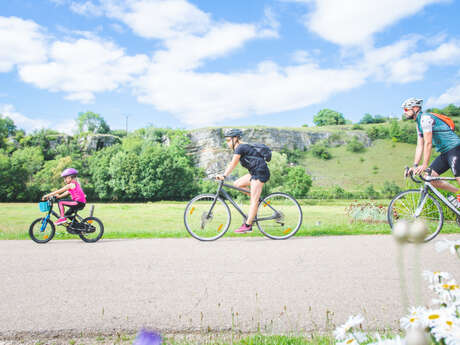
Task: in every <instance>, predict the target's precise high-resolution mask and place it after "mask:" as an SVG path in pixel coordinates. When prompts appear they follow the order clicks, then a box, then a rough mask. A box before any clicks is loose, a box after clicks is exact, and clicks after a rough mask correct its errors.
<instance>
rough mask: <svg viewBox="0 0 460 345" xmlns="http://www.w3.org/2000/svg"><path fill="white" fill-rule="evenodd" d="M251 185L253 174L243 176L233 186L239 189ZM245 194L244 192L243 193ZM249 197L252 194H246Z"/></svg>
mask: <svg viewBox="0 0 460 345" xmlns="http://www.w3.org/2000/svg"><path fill="white" fill-rule="evenodd" d="M250 184H251V174H246V175H244V176H241V177H240V178H239V179H238V180H236V181H235V182H234V183H233V185H234V186H235V187H238V188H247V187H248V186H249V185H250ZM243 193H244V192H243ZM244 194H246V195H247V196H250V193H249V192H248V193H244Z"/></svg>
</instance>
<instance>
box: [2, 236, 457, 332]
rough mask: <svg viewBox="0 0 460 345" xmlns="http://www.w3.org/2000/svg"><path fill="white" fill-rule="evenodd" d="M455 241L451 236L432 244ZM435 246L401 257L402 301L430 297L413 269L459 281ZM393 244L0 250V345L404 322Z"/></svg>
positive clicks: (335, 241)
mask: <svg viewBox="0 0 460 345" xmlns="http://www.w3.org/2000/svg"><path fill="white" fill-rule="evenodd" d="M443 237H444V238H449V239H458V238H459V236H458V235H455V236H454V235H450V236H446V235H445V236H439V239H440V238H443ZM434 242H436V240H434V241H433V242H432V243H428V244H426V245H423V246H422V247H421V248H420V250H419V258H420V265H417V250H416V249H415V247H414V246H408V247H407V248H405V250H404V251H403V256H404V260H403V266H404V277H405V279H407V281H408V288H407V289H406V290H405V291H407V293H408V295H409V299H410V302H411V304H414V303H415V302H416V298H417V291H418V288H417V286H418V287H419V288H420V291H421V292H422V295H423V296H422V299H423V303H425V304H426V303H428V302H429V301H430V298H432V297H433V295H432V294H431V292H430V291H429V290H428V289H427V284H426V283H425V282H424V281H422V280H421V279H420V282H421V284H418V285H417V284H414V282H416V279H417V278H416V277H418V276H419V275H418V273H417V272H418V269H420V270H424V269H426V270H431V271H447V272H450V273H452V274H453V275H454V277H456V278H457V280H460V260H459V259H457V258H456V257H454V256H453V255H451V254H449V253H448V252H443V253H437V252H436V251H435V249H434ZM398 253H399V252H398V248H397V246H396V244H395V243H394V242H393V239H392V237H391V236H341V237H317V238H312V237H310V238H306V237H303V238H301V237H298V238H292V239H289V240H287V241H273V240H268V239H265V238H244V236H242V237H240V238H234V239H225V238H223V239H220V240H218V241H216V242H212V243H203V242H199V241H197V240H195V239H192V238H186V239H145V240H101V241H100V242H98V243H95V244H86V243H84V242H82V241H79V240H74V241H73V240H72V241H51V242H50V243H48V244H44V245H38V244H36V243H34V242H32V241H0V294H1V297H2V298H1V299H0V337H1V336H3V337H10V336H14V335H17V334H32V333H33V334H40V333H41V334H43V333H55V334H60V333H67V334H69V333H76V334H78V333H81V332H93V333H98V332H101V333H106V332H113V331H114V330H130V331H136V330H139V329H140V328H142V327H148V328H153V329H156V330H159V331H161V332H165V333H170V332H196V331H201V332H204V331H208V330H210V331H224V330H227V331H228V330H231V329H233V330H238V331H242V332H252V331H257V330H258V329H260V330H261V331H264V332H268V333H270V332H276V333H281V332H288V331H294V332H305V331H307V332H308V331H312V330H315V331H319V330H325V329H326V328H328V327H329V328H330V327H333V325H334V324H336V325H338V324H341V323H343V322H344V321H346V319H347V318H348V316H349V315H351V314H358V313H362V314H363V315H364V316H365V318H366V322H365V327H366V328H368V329H374V328H376V327H379V328H381V327H392V328H397V327H398V324H399V323H398V320H399V319H400V317H402V316H403V315H404V308H403V306H402V293H401V288H400V279H399V277H400V273H399V272H400V271H399V270H398V265H397V262H398V260H397V257H398V255H399V254H398Z"/></svg>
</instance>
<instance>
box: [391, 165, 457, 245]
mask: <svg viewBox="0 0 460 345" xmlns="http://www.w3.org/2000/svg"><path fill="white" fill-rule="evenodd" d="M408 169H409V168H408V167H406V175H407V171H408ZM426 172H427V173H428V174H427V175H426V176H425V177H423V176H418V178H415V177H414V176H413V175H412V174H409V176H410V178H411V179H412V181H414V182H415V183H423V185H422V186H421V187H420V189H409V190H406V191H403V192H401V193H399V194H398V195H396V196H395V197H394V198H393V200H391V202H390V205H389V206H388V213H387V218H388V223H389V224H390V227H391V228H392V229H393V225H394V224H395V223H396V222H397V221H399V220H403V219H404V220H407V221H413V220H415V219H420V220H422V221H423V222H425V224H426V226H427V229H428V234H427V236H426V237H425V242H428V241H430V240H432V239H433V238H435V237H436V236H437V235H438V234H439V232H440V231H441V229H442V226H443V224H444V212H443V210H442V207H441V205H440V202H441V203H443V204H444V205H445V206H447V208H449V209H450V210H451V211H452V212H454V213H455V215H456V222H457V224H458V225H460V211H459V210H458V209H457V208H456V207H455V206H454V205H452V203H451V202H450V201H449V200H447V198H446V197H445V196H444V195H442V194H441V192H440V191H439V190H438V189H436V187H435V186H433V185H432V183H431V182H432V181H445V180H455V177H440V176H436V177H435V176H431V169H427V170H426Z"/></svg>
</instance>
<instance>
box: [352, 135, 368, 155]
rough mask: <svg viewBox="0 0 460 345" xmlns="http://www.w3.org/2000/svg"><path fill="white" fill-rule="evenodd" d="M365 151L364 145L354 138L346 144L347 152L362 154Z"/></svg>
mask: <svg viewBox="0 0 460 345" xmlns="http://www.w3.org/2000/svg"><path fill="white" fill-rule="evenodd" d="M365 150H366V147H365V146H364V144H363V143H362V142H360V141H359V140H358V139H357V138H356V137H353V139H351V140H350V141H349V142H348V144H347V151H350V152H355V153H359V152H364V151H365Z"/></svg>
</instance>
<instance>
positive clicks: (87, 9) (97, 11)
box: [70, 1, 104, 16]
mask: <svg viewBox="0 0 460 345" xmlns="http://www.w3.org/2000/svg"><path fill="white" fill-rule="evenodd" d="M70 9H71V10H72V11H74V12H75V13H78V14H81V15H85V16H101V15H103V14H104V11H103V10H102V8H101V7H100V6H97V5H95V4H94V3H92V2H91V1H86V2H83V3H81V2H74V1H73V2H72V3H71V4H70Z"/></svg>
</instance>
